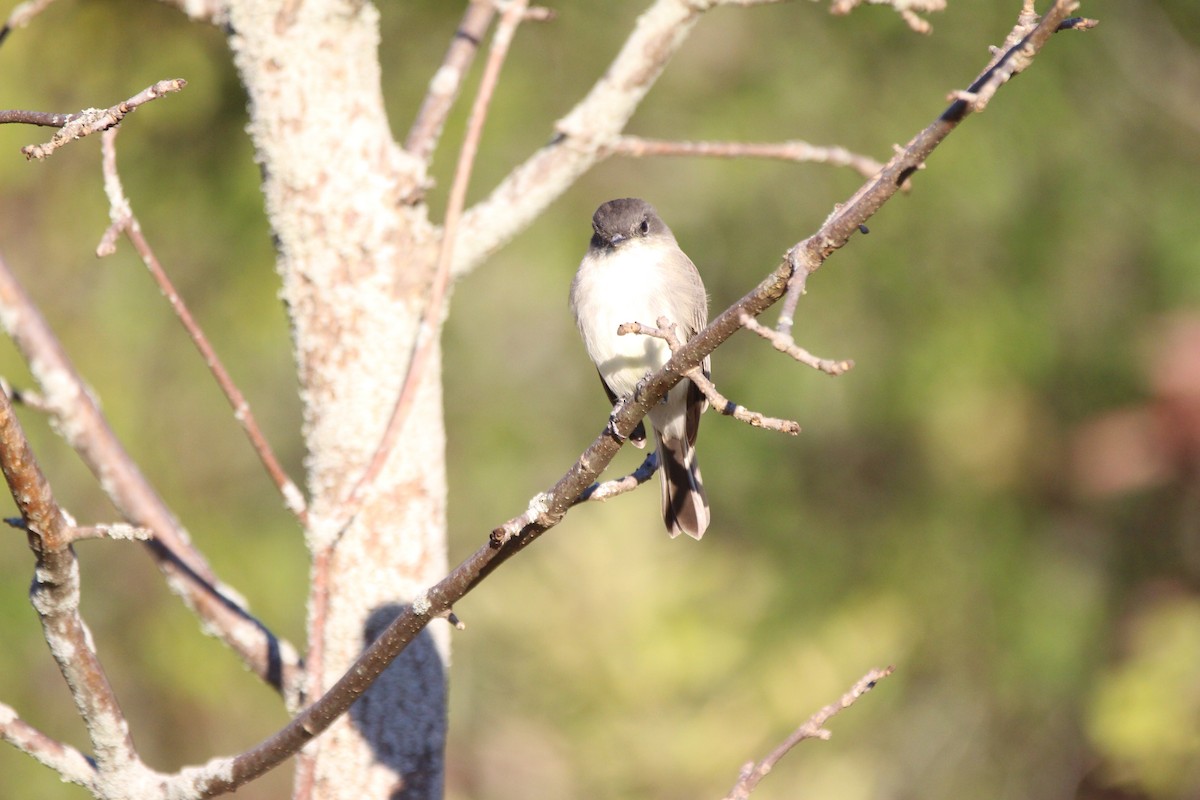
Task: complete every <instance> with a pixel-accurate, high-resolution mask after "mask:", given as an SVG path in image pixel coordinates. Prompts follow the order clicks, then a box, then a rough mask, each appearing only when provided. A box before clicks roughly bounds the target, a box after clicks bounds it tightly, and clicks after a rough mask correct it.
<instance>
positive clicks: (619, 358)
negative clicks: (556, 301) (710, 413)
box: [571, 243, 686, 395]
mask: <svg viewBox="0 0 1200 800" xmlns="http://www.w3.org/2000/svg"><path fill="white" fill-rule="evenodd" d="M630 244H631V245H632V244H633V243H630ZM661 253H662V248H661V247H660V246H659V245H657V244H641V243H638V244H637V246H626V247H625V248H622V249H621V250H619V251H618V252H615V253H613V254H611V255H608V256H606V257H602V258H597V259H592V260H585V263H584V264H583V265H581V267H580V270H579V272H578V273H577V274H576V276H575V281H574V283H573V284H572V285H571V306H572V308H573V309H574V311H575V321H576V324H578V326H579V332H580V334H581V335H582V336H583V343H584V346H585V347H586V348H587V352H588V355H589V356H590V357H591V359H592V361H593V362H595V364H596V367H597V368H598V369H599V370H600V374H601V375H602V376H603V377H604V381H605V383H607V384H608V386H609V388H610V389H612V390H613V391H614V392H616V393H617V394H618V395H626V394H629V393H630V392H632V391H633V387H634V386H636V385H637V382H638V381H640V380H641V379H642V378H644V377H645V376H646V374H647V373H648V372H652V371H654V370H656V369H659V368H660V367H661V366H662V365H663V364H665V363H667V360H668V359H669V358H670V357H671V351H670V348H668V347H667V344H666V342H664V341H663V340H662V339H656V338H654V337H652V336H641V335H638V334H626V335H624V336H618V335H617V328H618V327H619V326H620V325H622V324H623V323H626V322H640V323H642V324H644V325H649V326H652V327H656V326H657V320H658V318H659V317H660V316H666V317H668V318H670V319H672V321H673V322H682V320H675V319H674V318H673V317H672V308H671V306H672V305H673V304H672V303H671V302H670V293H669V292H668V291H667V290H666V287H665V286H664V282H663V279H662V278H663V270H662V268H661V260H660V257H661ZM684 335H686V334H684Z"/></svg>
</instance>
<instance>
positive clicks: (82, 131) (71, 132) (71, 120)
mask: <svg viewBox="0 0 1200 800" xmlns="http://www.w3.org/2000/svg"><path fill="white" fill-rule="evenodd" d="M184 86H187V81H185V80H184V79H183V78H175V79H173V80H167V81H159V82H158V83H156V84H154V85H153V86H149V87H147V88H145V89H143V90H142V91H140V92H138V93H137V94H135V95H134V96H133V97H131V98H129V99H128V100H123V101H121V102H120V103H117V104H116V105H115V106H112V107H111V108H85V109H84V110H83V111H80V112H78V113H75V114H47V113H44V112H40V111H20V110H14V111H0V123H6V122H16V123H25V124H27V125H44V126H48V127H54V128H59V131H58V133H56V134H54V137H53V138H52V139H51V140H50V141H48V142H46V143H45V144H29V145H25V146H24V147H22V148H21V152H22V153H24V154H25V157H26V158H28V159H30V160H32V159H37V160H39V161H40V160H42V159H43V158H46V157H47V156H49V155H50V154H51V153H53V152H54V151H55V150H57V149H58V148H60V147H62V146H63V145H64V144H66V143H67V142H72V141H74V140H76V139H82V138H83V137H84V136H87V135H89V134H92V133H98V132H100V131H106V130H108V129H109V128H111V127H113V126H114V125H117V124H118V123H120V121H121V120H123V119H125V117H126V115H128V114H130V113H131V112H133V111H135V110H136V109H137V108H138V107H139V106H142V105H145V104H146V103H149V102H150V101H151V100H157V99H158V98H160V97H163V96H164V95H168V94H171V93H172V92H178V91H179V90H180V89H182V88H183V87H184Z"/></svg>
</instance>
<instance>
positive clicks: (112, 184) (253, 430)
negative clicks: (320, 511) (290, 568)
mask: <svg viewBox="0 0 1200 800" xmlns="http://www.w3.org/2000/svg"><path fill="white" fill-rule="evenodd" d="M117 131H118V129H117V128H110V129H109V130H106V131H105V132H104V134H103V136H102V137H101V150H102V152H103V161H102V163H103V169H104V191H105V193H106V194H107V195H108V203H109V209H108V214H109V218H110V219H111V220H112V224H111V225H109V227H108V229H107V230H106V231H105V232H104V236H103V237H102V238H101V240H100V245H99V246H98V247H97V248H96V255H98V256H101V257H103V256H106V255H110V254H111V253H113V252H114V251H115V249H116V241H115V240H116V237H117V236H118V235H120V234H122V233H123V234H125V236H126V238H128V239H129V242H130V244H132V245H133V249H134V250H136V251H137V254H138V256H140V257H141V259H142V263H143V264H145V265H146V269H147V270H149V271H150V276H151V277H152V278H153V279H154V282H155V283H156V284H157V285H158V289H159V291H160V292H162V295H163V297H165V298H166V299H167V302H168V303H169V304H170V305H171V310H172V311H174V312H175V316H176V317H178V318H179V322H180V324H182V325H183V328H184V330H185V331H187V334H188V337H189V338H190V339H191V340H192V344H193V345H195V346H196V349H197V350H198V351H199V352H200V356H201V358H203V359H204V363H205V365H207V366H208V369H209V371H210V372H211V373H212V376H213V378H214V379H215V380H216V382H217V386H219V387H220V388H221V392H222V393H223V394H224V395H225V399H226V400H228V401H229V406H230V408H232V409H233V418H234V419H235V420H237V423H238V425H240V426H241V428H242V431H243V432H244V433H245V434H246V438H247V439H249V440H250V446H251V447H253V448H254V452H255V453H256V454H257V455H258V458H259V460H260V461H262V464H263V467H264V468H266V470H267V474H268V475H269V476H270V477H271V480H272V481H273V482H274V483H275V486H276V488H278V489H279V493H280V494H281V495H282V496H283V502H284V505H285V506H286V507H287V509H288V510H289V511H291V512H292V513H293V514H295V515H296V516H297V517H298V518H299V519H300V521H301V522H303V521H304V520H305V518H306V517H307V509H306V506H305V502H304V494H303V493H302V492H301V491H300V489H299V487H297V486H296V484H295V483H294V482H293V481H292V479H291V478H289V477H288V475H287V472H286V471H285V470H284V468H283V465H282V464H280V463H279V459H278V458H276V456H275V451H273V450H272V449H271V445H270V444H269V443H268V442H267V437H266V435H265V434H263V432H262V428H260V427H259V426H258V420H257V419H256V418H255V416H254V412H253V411H251V410H250V404H249V403H248V402H247V401H246V397H245V395H243V394H242V391H241V390H240V389H239V388H238V387H237V384H236V383H234V382H233V378H232V377H230V375H229V370H227V369H225V365H224V364H223V363H222V362H221V358H220V356H218V355H217V351H216V350H215V349H213V346H212V344H211V343H210V342H209V341H208V337H207V336H205V335H204V330H203V329H202V328H201V327H200V324H199V323H197V322H196V319H195V317H193V316H192V313H191V311H189V310H188V307H187V305H186V304H185V303H184V302H183V298H182V297H181V296H180V295H179V292H178V291H177V290H176V289H175V285H174V284H173V283H172V282H171V279H170V278H169V277H168V276H167V272H166V270H164V269H163V267H162V264H161V263H159V261H158V257H157V256H156V255H154V250H153V249H151V247H150V243H149V242H148V241H147V240H146V237H145V235H144V234H143V233H142V226H141V224H140V223H139V222H138V220H137V217H135V216H134V214H133V209H132V207H131V206H130V203H129V198H127V197H126V196H125V190H124V189H123V188H122V187H121V177H120V175H119V174H118V173H117V146H116V139H117Z"/></svg>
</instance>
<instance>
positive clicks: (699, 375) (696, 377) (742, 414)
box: [687, 368, 800, 436]
mask: <svg viewBox="0 0 1200 800" xmlns="http://www.w3.org/2000/svg"><path fill="white" fill-rule="evenodd" d="M687 377H688V378H689V379H690V380H691V382H692V383H694V384H696V388H698V389H699V390H700V391H701V392H702V393H703V394H704V396H705V398H707V399H708V402H709V404H710V405H711V406H712V407H713V409H714V410H716V412H717V413H718V414H724V415H725V416H727V417H733V418H734V419H736V420H737V421H738V422H744V423H746V424H747V425H749V426H750V427H752V428H762V429H763V430H768V431H779V432H780V433H786V434H788V435H790V436H797V435H799V433H800V423H799V422H796V421H795V420H790V419H780V418H779V417H768V416H766V415H765V414H760V413H759V412H757V411H751V410H750V409H748V408H746V407H745V406H743V405H740V404H738V403H735V402H733V401H732V400H730V399H728V398H727V397H725V395H723V394H721V393H720V392H719V391H717V387H716V385H715V384H714V383H713V382H712V381H711V380H710V379H709V378H706V377H705V376H704V373H703V372H701V371H700V369H698V368H697V369H693V370H691V371H690V372H688V373H687Z"/></svg>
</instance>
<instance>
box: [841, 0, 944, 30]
mask: <svg viewBox="0 0 1200 800" xmlns="http://www.w3.org/2000/svg"><path fill="white" fill-rule="evenodd" d="M863 3H867V4H868V5H873V6H891V7H892V8H894V9H895V10H896V13H897V14H899V15H900V19H902V20H904V24H906V25H908V27H909V28H911V29H912V30H914V31H916V32H917V33H932V32H933V26H932V25H930V24H929V22H928V20H925V19H922V18H921V16H920V15H921V14H929V13H932V12H934V11H945V10H946V0H833V5H831V6H830V7H829V12H830V13H831V14H849V13H850V12H851V11H853V10H854V9H855V8H857V7H858V6H860V5H862V4H863Z"/></svg>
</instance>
